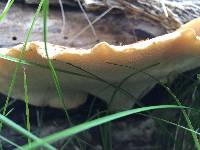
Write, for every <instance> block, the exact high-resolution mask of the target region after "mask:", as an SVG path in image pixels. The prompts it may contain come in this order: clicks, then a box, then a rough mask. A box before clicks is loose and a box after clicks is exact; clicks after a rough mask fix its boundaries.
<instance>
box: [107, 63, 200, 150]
mask: <svg viewBox="0 0 200 150" xmlns="http://www.w3.org/2000/svg"><path fill="white" fill-rule="evenodd" d="M109 64H111V65H118V66H121V67H126V68H129V69H134V70H138V69H137V68H133V67H129V66H124V65H121V64H117V63H112V62H109ZM143 73H144V74H145V75H147V76H149V77H150V78H152V79H153V80H155V81H156V82H158V83H159V84H160V85H161V86H162V87H164V88H165V89H166V91H167V92H168V93H169V94H170V95H171V96H172V98H173V99H174V100H175V101H176V103H177V104H178V105H179V106H182V104H181V102H180V100H179V99H178V98H177V97H176V95H175V94H174V93H173V92H172V91H171V89H170V88H169V87H167V86H166V85H165V84H164V83H163V82H161V81H159V80H158V79H156V78H155V77H154V76H152V75H151V74H149V73H146V72H143ZM181 111H182V113H183V116H184V118H185V121H186V123H187V125H188V127H189V128H190V129H191V130H194V128H193V126H192V123H191V121H190V119H189V116H188V115H187V112H186V111H185V110H184V109H181ZM191 135H192V138H193V140H194V143H195V146H196V148H197V149H198V150H200V143H199V140H198V137H197V135H196V134H195V133H194V132H191Z"/></svg>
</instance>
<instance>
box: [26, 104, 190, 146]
mask: <svg viewBox="0 0 200 150" xmlns="http://www.w3.org/2000/svg"><path fill="white" fill-rule="evenodd" d="M183 108H187V107H183V106H177V105H160V106H148V107H143V108H137V109H131V110H127V111H123V112H119V113H115V114H112V115H107V116H105V117H101V118H98V119H95V120H92V121H89V122H85V123H82V124H79V125H76V126H74V127H71V128H69V129H66V130H63V131H60V132H58V133H55V134H52V135H50V136H47V137H46V138H43V139H42V141H37V142H33V143H32V144H31V145H25V146H24V147H23V148H24V150H30V149H35V148H37V147H39V146H42V145H43V144H44V143H43V142H47V143H52V142H55V141H58V140H60V139H63V138H66V137H69V136H72V135H74V134H77V133H79V132H82V131H85V130H88V129H90V128H92V127H95V126H98V125H101V124H104V123H107V122H110V121H113V120H116V119H119V118H122V117H125V116H128V115H132V114H136V113H139V112H145V111H149V110H155V109H183Z"/></svg>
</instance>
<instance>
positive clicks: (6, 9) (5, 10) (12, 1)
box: [0, 0, 15, 21]
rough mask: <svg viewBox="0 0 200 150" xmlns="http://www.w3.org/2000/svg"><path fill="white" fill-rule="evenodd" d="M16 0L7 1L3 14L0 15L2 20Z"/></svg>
mask: <svg viewBox="0 0 200 150" xmlns="http://www.w3.org/2000/svg"><path fill="white" fill-rule="evenodd" d="M14 1H15V0H8V2H7V3H6V6H5V8H4V10H3V12H2V14H1V15H0V21H2V20H3V18H4V17H5V16H6V14H7V13H8V11H9V10H10V7H11V6H12V4H13V3H14Z"/></svg>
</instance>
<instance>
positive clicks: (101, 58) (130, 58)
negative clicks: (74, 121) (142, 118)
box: [0, 18, 200, 109]
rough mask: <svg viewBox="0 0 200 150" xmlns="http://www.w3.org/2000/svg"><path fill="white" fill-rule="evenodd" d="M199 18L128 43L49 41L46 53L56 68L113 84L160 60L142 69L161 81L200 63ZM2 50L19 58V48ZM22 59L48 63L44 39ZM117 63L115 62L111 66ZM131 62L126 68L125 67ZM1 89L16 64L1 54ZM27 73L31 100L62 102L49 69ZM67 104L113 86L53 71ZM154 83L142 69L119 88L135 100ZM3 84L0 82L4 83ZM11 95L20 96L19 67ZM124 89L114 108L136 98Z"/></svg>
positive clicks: (107, 95) (103, 94)
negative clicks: (83, 44) (75, 44)
mask: <svg viewBox="0 0 200 150" xmlns="http://www.w3.org/2000/svg"><path fill="white" fill-rule="evenodd" d="M199 34H200V18H198V19H195V20H193V21H191V22H189V23H187V24H185V25H183V26H182V27H181V28H180V29H178V30H177V31H175V32H173V33H170V34H166V35H163V36H160V37H156V38H153V39H150V40H146V41H140V42H137V43H134V44H130V45H124V46H114V45H109V44H108V43H106V42H101V43H99V44H97V45H95V46H94V47H93V48H91V49H88V50H85V49H75V48H70V47H63V46H59V45H53V44H48V54H49V57H50V59H51V60H52V61H53V63H54V65H55V67H56V68H58V69H63V70H66V71H71V72H75V73H80V74H84V75H86V76H91V75H88V74H87V73H86V72H84V71H82V70H80V69H77V68H75V67H73V66H71V65H69V64H67V63H71V64H73V65H75V66H78V67H81V68H82V69H84V70H86V71H88V72H91V73H93V74H95V75H97V76H98V77H100V78H102V79H104V80H105V81H107V82H109V83H111V84H113V85H117V84H119V83H120V82H121V81H122V80H123V79H124V78H125V77H127V76H128V75H130V74H131V73H133V72H137V71H138V70H134V69H131V68H129V67H133V68H137V69H142V68H145V67H148V66H150V65H153V64H157V63H159V64H158V65H156V66H154V67H152V68H149V69H147V70H145V72H146V73H149V74H151V75H152V76H154V77H155V78H157V79H159V80H164V79H165V78H166V76H167V75H168V74H169V73H170V72H173V71H178V72H184V71H187V70H190V69H194V68H196V67H199V66H200V63H199V60H200V38H199V36H198V35H199ZM22 46H23V45H18V46H16V47H13V48H8V49H1V51H0V54H4V55H8V56H12V57H16V58H19V55H20V52H21V47H22ZM25 60H27V61H31V62H35V63H39V64H45V65H47V57H46V53H45V49H44V43H43V42H38V41H35V42H30V43H28V45H27V47H26V51H25ZM108 62H110V63H117V64H120V65H123V66H119V65H112V64H109V63H108ZM125 66H129V67H125ZM0 68H1V70H2V71H1V72H0V83H1V86H0V91H1V92H2V93H4V94H6V93H7V90H8V83H9V81H10V79H11V76H12V74H13V71H14V69H15V63H14V62H11V61H8V60H5V59H3V58H1V59H0ZM24 68H26V69H25V71H26V74H27V78H28V94H29V98H30V100H29V101H30V103H31V104H33V105H38V106H52V107H57V108H60V107H62V105H61V103H60V101H59V100H58V96H57V93H56V89H55V86H54V84H53V81H52V78H51V74H50V71H49V70H48V69H44V68H40V67H36V66H27V65H24ZM57 74H58V78H59V80H60V83H61V86H62V91H63V94H64V98H65V103H66V105H67V107H68V108H75V107H77V106H79V105H80V104H82V103H83V102H84V101H85V100H86V99H87V95H88V93H90V94H92V95H95V96H97V97H99V98H101V99H103V100H105V101H106V102H109V101H110V99H111V96H112V94H113V91H114V88H113V87H112V86H111V85H108V84H106V83H104V82H101V81H98V80H96V79H92V78H86V77H81V76H77V75H72V74H67V73H63V72H59V71H57ZM155 84H156V81H155V80H153V79H152V78H150V77H149V76H148V75H146V74H145V73H142V72H140V73H137V74H136V75H134V76H133V77H131V78H130V79H128V81H127V82H125V83H124V84H123V86H122V88H123V89H124V90H126V91H128V92H129V93H131V94H132V95H134V97H135V98H136V99H137V98H138V97H140V96H142V95H144V94H145V93H146V92H148V90H149V89H151V88H152V86H154V85H155ZM2 85H3V86H2ZM12 97H15V98H17V99H24V88H23V67H22V68H21V70H20V71H19V73H18V75H17V80H16V84H15V88H14V91H13V95H12ZM136 99H134V98H133V97H130V96H128V95H127V94H126V93H125V92H122V91H118V93H117V95H116V96H115V99H114V101H113V103H112V108H113V109H125V108H130V107H131V106H132V105H133V104H134V103H135V100H136Z"/></svg>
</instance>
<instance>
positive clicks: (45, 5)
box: [43, 0, 71, 124]
mask: <svg viewBox="0 0 200 150" xmlns="http://www.w3.org/2000/svg"><path fill="white" fill-rule="evenodd" d="M48 12H49V1H48V0H44V3H43V38H44V46H45V53H46V56H47V61H48V65H49V68H50V70H51V76H52V78H53V81H54V84H55V87H56V90H57V94H58V96H59V99H60V102H61V103H62V105H63V109H64V111H65V114H66V117H67V120H68V122H69V123H70V124H71V120H70V116H69V114H68V111H67V106H66V104H65V102H64V96H63V93H62V90H61V86H60V82H59V79H58V76H57V74H56V71H55V69H54V66H53V63H52V62H51V59H49V54H48V49H47V33H48V28H47V19H48Z"/></svg>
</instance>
